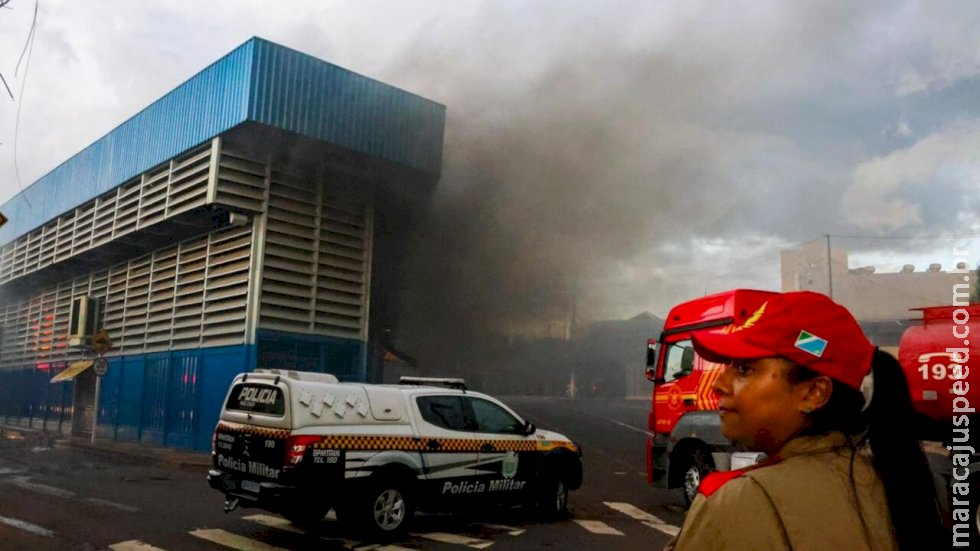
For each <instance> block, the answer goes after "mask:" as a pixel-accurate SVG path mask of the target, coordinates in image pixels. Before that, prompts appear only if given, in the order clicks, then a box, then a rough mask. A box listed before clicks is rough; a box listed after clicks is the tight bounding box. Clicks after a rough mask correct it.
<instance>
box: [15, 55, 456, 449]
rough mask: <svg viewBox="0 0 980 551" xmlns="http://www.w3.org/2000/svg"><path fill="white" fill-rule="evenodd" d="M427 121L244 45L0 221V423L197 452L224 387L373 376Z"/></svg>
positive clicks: (346, 79)
mask: <svg viewBox="0 0 980 551" xmlns="http://www.w3.org/2000/svg"><path fill="white" fill-rule="evenodd" d="M444 125H445V107H443V106H441V105H439V104H437V103H434V102H431V101H429V100H426V99H424V98H421V97H419V96H416V95H413V94H410V93H407V92H404V91H402V90H399V89H396V88H394V87H391V86H388V85H386V84H383V83H380V82H377V81H374V80H372V79H369V78H366V77H363V76H361V75H357V74H355V73H352V72H350V71H347V70H345V69H342V68H340V67H337V66H334V65H331V64H329V63H327V62H324V61H322V60H318V59H316V58H313V57H310V56H308V55H305V54H302V53H299V52H296V51H294V50H290V49H288V48H285V47H282V46H279V45H276V44H273V43H270V42H267V41H265V40H262V39H258V38H255V39H252V40H249V41H248V42H246V43H245V44H243V45H242V46H240V47H239V48H237V49H236V50H234V51H233V52H231V53H230V54H228V55H227V56H225V57H224V58H222V59H220V60H218V61H217V62H215V63H214V64H212V65H211V66H209V67H208V68H206V69H204V70H203V71H201V72H200V73H198V74H197V75H196V76H194V77H192V78H191V79H190V80H188V81H187V82H185V83H184V84H182V85H181V86H179V87H177V88H176V89H174V90H173V91H171V92H170V93H168V94H167V95H166V96H164V97H163V98H161V99H160V100H158V101H157V102H155V103H153V104H151V105H150V106H148V107H147V108H146V109H144V110H143V111H142V112H140V113H139V114H137V115H136V116H134V117H133V118H131V119H129V120H128V121H126V122H124V123H123V124H122V125H120V126H119V127H117V128H116V129H114V130H113V131H112V132H110V133H109V134H107V135H106V136H104V137H103V138H101V139H100V140H98V141H97V142H95V143H94V144H92V145H91V146H89V147H88V148H86V149H85V150H83V151H82V152H80V153H79V154H78V155H76V156H75V157H72V158H71V159H69V160H68V161H66V162H64V163H63V164H62V165H60V166H59V167H57V168H56V169H55V170H53V171H52V172H51V173H49V174H48V175H46V176H45V177H43V178H42V179H41V180H39V181H38V182H36V183H34V184H33V185H32V186H30V187H28V188H27V189H26V190H25V191H24V192H22V193H21V194H19V195H18V196H16V197H14V199H12V200H11V201H10V202H8V203H7V204H6V205H4V206H3V207H0V211H2V212H3V213H4V214H6V215H7V216H8V217H9V218H10V222H9V223H8V224H7V225H6V226H4V227H3V228H0V243H3V246H2V248H0V328H2V335H0V415H3V420H4V421H6V422H8V423H20V424H30V425H34V426H43V427H46V428H49V429H56V430H61V431H62V432H65V431H67V430H73V432H74V433H75V434H83V433H84V432H85V431H86V430H87V427H89V426H90V425H91V423H90V421H91V420H92V416H93V415H97V416H98V417H97V427H98V428H97V436H98V437H101V438H110V439H118V440H128V441H139V442H148V443H153V444H158V445H167V446H175V447H182V448H191V449H202V450H203V449H208V448H209V446H210V434H211V431H212V429H213V426H214V423H215V422H216V421H217V415H218V412H219V410H220V405H221V401H222V400H223V398H224V393H225V392H226V390H227V386H228V383H229V382H230V381H231V379H232V378H233V377H234V375H236V374H237V373H240V372H243V371H248V370H251V369H255V368H258V367H269V368H289V369H302V370H313V371H322V372H330V373H334V374H336V375H337V376H338V377H339V378H341V379H342V380H371V379H374V378H380V372H379V366H380V365H382V359H381V358H382V357H383V352H382V351H381V346H380V341H379V340H378V338H379V336H381V335H383V334H384V331H383V328H384V327H386V326H387V325H388V324H391V323H393V320H396V319H397V308H396V305H395V303H396V297H397V291H398V289H399V273H400V272H399V270H400V267H401V263H402V260H403V256H404V254H405V253H404V250H403V249H404V247H403V246H401V245H403V242H402V241H401V239H402V238H403V236H404V230H405V229H406V228H407V227H409V226H410V225H411V224H412V221H413V220H414V219H415V216H416V215H417V213H418V212H419V211H420V210H421V205H423V204H424V202H425V201H426V200H427V198H428V197H429V196H430V194H431V192H432V190H433V189H434V187H435V185H436V183H437V182H438V178H439V174H440V169H441V159H442V157H441V156H442V139H443V130H444ZM81 308H84V309H85V310H87V311H88V312H89V313H90V316H89V317H93V316H92V313H95V314H96V315H95V316H94V320H93V321H91V322H90V323H89V324H88V326H87V327H84V328H83V329H84V330H85V331H82V332H81V333H79V330H80V327H79V323H80V322H79V316H78V311H79V310H80V309H81ZM73 310H75V314H74V315H73ZM93 324H94V325H93ZM82 325H85V324H82ZM95 329H104V330H105V331H106V333H107V334H108V336H109V337H110V338H111V339H112V341H113V347H112V348H111V349H110V350H109V352H107V353H106V357H107V359H108V365H109V367H108V371H107V373H106V374H105V376H103V377H102V378H101V381H100V382H99V399H98V403H95V396H94V394H95V392H94V388H95V375H94V374H93V372H92V371H93V370H91V369H85V367H87V366H86V364H85V363H84V361H85V360H87V359H91V352H90V351H86V350H85V348H84V345H85V344H86V343H87V342H88V339H87V337H88V335H90V334H91V333H92V332H93V331H94V330H95ZM73 336H74V337H76V338H75V339H74V340H73V338H72V337H73ZM78 344H81V345H82V346H75V345H78ZM68 369H71V370H72V372H71V373H74V372H75V371H78V374H77V375H76V376H74V377H72V378H71V379H70V380H69V381H68V382H66V383H61V384H57V383H55V384H52V383H51V382H50V381H51V379H52V378H55V377H57V376H58V375H64V374H65V370H68ZM71 373H69V374H71Z"/></svg>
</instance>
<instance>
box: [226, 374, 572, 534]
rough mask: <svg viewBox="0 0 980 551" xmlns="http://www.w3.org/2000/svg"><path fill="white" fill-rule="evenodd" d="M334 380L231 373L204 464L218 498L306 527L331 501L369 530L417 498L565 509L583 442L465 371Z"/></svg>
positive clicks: (549, 512)
mask: <svg viewBox="0 0 980 551" xmlns="http://www.w3.org/2000/svg"><path fill="white" fill-rule="evenodd" d="M401 383H402V384H398V385H371V384H362V383H340V382H338V381H337V379H336V378H335V377H334V376H332V375H329V374H323V373H310V372H299V371H286V370H257V371H255V372H252V373H243V374H240V375H238V376H237V377H236V378H235V379H234V381H232V384H231V387H230V389H229V391H228V397H227V399H226V401H225V404H224V407H223V408H222V411H221V416H220V421H219V422H218V425H217V427H216V428H215V431H214V437H213V444H212V451H211V455H212V459H213V465H214V468H213V469H211V470H210V471H209V473H208V482H209V484H210V485H211V487H212V488H214V489H216V490H218V491H220V492H222V493H223V494H224V495H225V498H226V501H225V510H226V511H231V510H233V509H234V508H235V507H236V506H239V505H240V506H243V507H257V508H262V509H266V510H269V511H274V512H278V513H280V514H282V515H283V516H284V517H286V518H287V519H289V520H290V521H292V522H293V523H294V524H296V525H298V526H300V527H304V528H307V527H312V526H315V525H316V524H317V523H319V521H320V520H321V519H322V518H323V517H324V516H325V515H326V514H327V512H328V511H329V510H330V509H334V510H335V511H336V513H337V516H338V518H339V520H340V521H341V522H344V523H348V524H350V525H353V526H354V527H356V528H358V529H360V530H362V531H365V532H367V533H368V534H369V535H372V536H386V535H394V534H397V533H400V532H403V531H404V530H405V526H406V524H407V523H408V522H409V520H410V519H411V517H412V514H413V511H414V509H415V507H416V506H418V507H420V508H422V509H426V510H436V511H455V510H460V509H463V508H466V507H472V506H480V505H483V504H488V503H499V504H525V505H530V506H532V507H533V508H534V509H535V510H537V511H538V512H539V513H541V515H542V516H544V517H545V518H557V517H559V516H561V515H562V514H563V513H564V512H565V511H566V510H567V506H568V491H569V490H575V489H577V488H578V487H579V486H580V485H581V483H582V464H581V459H580V458H581V451H580V449H579V447H578V446H577V445H576V444H575V443H573V442H572V441H571V440H569V439H568V438H566V437H565V436H562V435H561V434H557V433H554V432H549V431H544V430H541V429H537V428H535V426H534V425H533V424H531V423H529V422H527V421H525V420H523V419H522V418H521V417H520V416H519V415H517V414H516V413H514V412H513V411H512V410H511V409H510V408H508V407H507V406H505V405H504V404H503V403H501V402H500V401H498V400H496V399H494V398H492V397H490V396H487V395H485V394H480V393H478V392H471V391H467V390H466V388H465V385H464V384H463V381H462V380H461V379H428V378H417V377H416V378H407V377H406V378H403V379H402V381H401Z"/></svg>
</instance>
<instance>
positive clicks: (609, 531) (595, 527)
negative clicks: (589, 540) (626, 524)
mask: <svg viewBox="0 0 980 551" xmlns="http://www.w3.org/2000/svg"><path fill="white" fill-rule="evenodd" d="M575 523H576V524H578V525H579V526H581V527H582V528H585V529H586V530H588V531H589V532H592V533H593V534H602V535H604V536H622V535H624V534H623V533H622V532H620V531H619V530H617V529H615V528H613V527H612V526H609V525H608V524H606V523H605V522H602V521H601V520H579V519H575Z"/></svg>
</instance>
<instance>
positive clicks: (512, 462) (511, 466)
mask: <svg viewBox="0 0 980 551" xmlns="http://www.w3.org/2000/svg"><path fill="white" fill-rule="evenodd" d="M500 472H501V474H503V475H504V478H514V475H515V474H517V454H516V453H514V452H507V455H505V456H504V461H503V467H502V468H501V470H500Z"/></svg>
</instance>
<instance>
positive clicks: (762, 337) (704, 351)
mask: <svg viewBox="0 0 980 551" xmlns="http://www.w3.org/2000/svg"><path fill="white" fill-rule="evenodd" d="M693 340H694V349H695V350H696V351H697V352H698V354H699V355H701V356H702V357H703V358H705V359H707V360H708V361H714V362H720V363H728V362H729V361H731V360H741V361H747V360H756V359H759V358H771V357H774V356H779V357H781V358H785V359H787V360H789V361H791V362H793V363H795V364H797V365H801V366H804V367H806V368H809V369H811V370H813V371H815V372H817V373H819V374H821V375H826V376H827V377H830V378H831V379H835V380H838V381H840V382H842V383H844V384H846V385H847V386H850V387H852V388H855V389H860V388H861V381H862V380H863V379H864V376H865V375H867V373H868V371H870V370H871V360H872V357H873V356H874V351H875V347H874V345H873V344H871V342H869V341H868V339H867V337H865V336H864V331H862V330H861V326H860V325H858V322H857V320H855V319H854V316H852V315H851V313H850V312H848V311H847V309H846V308H844V307H843V306H841V305H839V304H837V303H836V302H834V301H832V300H830V298H828V297H827V296H826V295H822V294H820V293H814V292H812V291H793V292H789V293H781V294H778V295H773V296H772V297H771V298H770V299H769V300H768V301H766V302H765V303H764V304H763V305H762V306H760V307H759V309H758V310H756V311H755V313H754V314H752V315H751V316H749V317H748V318H747V319H746V320H745V321H744V322H742V323H741V324H739V325H729V326H727V327H725V328H724V330H721V331H717V330H716V331H700V332H697V333H694V336H693Z"/></svg>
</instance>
